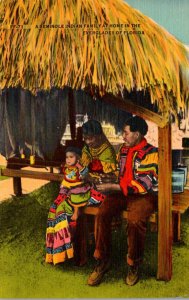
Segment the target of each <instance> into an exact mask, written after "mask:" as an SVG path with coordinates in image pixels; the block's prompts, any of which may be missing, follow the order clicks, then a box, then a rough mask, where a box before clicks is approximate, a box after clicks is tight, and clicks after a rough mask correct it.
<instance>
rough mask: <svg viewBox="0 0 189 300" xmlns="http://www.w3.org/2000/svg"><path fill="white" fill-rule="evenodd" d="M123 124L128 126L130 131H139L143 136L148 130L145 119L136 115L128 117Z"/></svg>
mask: <svg viewBox="0 0 189 300" xmlns="http://www.w3.org/2000/svg"><path fill="white" fill-rule="evenodd" d="M125 126H130V131H132V132H136V131H138V132H140V133H141V134H142V135H143V136H144V135H145V134H146V133H147V132H148V124H147V123H146V121H145V120H144V119H142V118H140V117H138V116H135V117H131V118H129V119H128V120H127V121H126V123H125V125H124V127H125Z"/></svg>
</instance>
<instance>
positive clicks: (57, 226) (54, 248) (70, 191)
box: [46, 165, 105, 264]
mask: <svg viewBox="0 0 189 300" xmlns="http://www.w3.org/2000/svg"><path fill="white" fill-rule="evenodd" d="M87 173H88V168H87V167H83V169H82V170H79V169H78V167H77V166H68V165H65V166H64V167H63V174H64V179H63V182H62V184H61V187H60V192H59V195H58V197H57V198H56V199H55V201H54V203H53V204H52V205H51V207H50V210H49V214H48V221H47V231H46V262H48V263H53V264H57V263H61V262H64V261H65V260H66V259H69V258H72V257H73V255H74V253H73V244H72V238H71V236H72V234H71V233H72V230H73V229H74V227H75V226H76V222H75V221H72V220H71V217H72V215H73V207H74V206H77V207H82V206H86V205H91V204H92V205H96V204H100V203H101V202H102V201H103V200H104V199H105V195H103V194H102V193H100V192H98V191H96V190H95V189H94V186H93V185H91V184H89V183H84V182H83V180H82V177H83V176H85V175H86V174H87Z"/></svg>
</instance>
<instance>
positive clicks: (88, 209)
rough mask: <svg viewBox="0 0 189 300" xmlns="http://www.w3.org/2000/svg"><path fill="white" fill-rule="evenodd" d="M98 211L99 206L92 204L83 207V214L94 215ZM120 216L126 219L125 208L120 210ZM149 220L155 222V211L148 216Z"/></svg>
mask: <svg viewBox="0 0 189 300" xmlns="http://www.w3.org/2000/svg"><path fill="white" fill-rule="evenodd" d="M98 211H99V207H95V206H94V207H93V206H87V207H86V208H85V209H84V212H85V214H87V215H96V214H97V213H98ZM122 218H123V219H127V218H128V212H127V211H126V210H124V211H123V212H122ZM149 222H151V223H156V222H157V213H153V214H152V215H151V216H150V218H149Z"/></svg>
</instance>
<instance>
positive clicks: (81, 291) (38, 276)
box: [0, 183, 189, 298]
mask: <svg viewBox="0 0 189 300" xmlns="http://www.w3.org/2000/svg"><path fill="white" fill-rule="evenodd" d="M58 189H59V185H58V184H57V183H49V184H47V185H45V186H43V187H42V188H40V189H39V190H37V191H35V192H33V193H31V194H29V195H27V196H24V197H20V198H18V197H14V198H12V199H9V200H7V201H4V202H2V203H1V204H0V228H1V230H0V274H1V286H0V298H143V297H145V298H148V297H153V298H159V297H178V296H179V297H188V296H189V285H188V282H189V271H188V265H189V255H188V254H189V226H188V225H189V220H188V212H186V214H185V215H184V216H183V220H182V243H179V244H176V245H174V247H173V278H172V280H171V281H170V282H162V281H157V280H156V271H157V233H151V232H150V231H149V230H148V235H147V240H146V251H145V257H144V263H143V265H142V267H141V279H140V281H139V283H138V284H137V285H135V286H133V287H128V286H127V285H126V284H125V283H124V280H125V276H126V263H125V258H126V252H127V243H126V235H125V230H126V228H125V225H123V226H122V229H121V230H117V231H116V232H113V249H112V268H111V270H110V271H109V272H108V273H107V274H106V275H105V278H104V281H103V282H102V283H101V285H99V286H98V287H89V286H88V285H87V284H86V281H87V276H88V275H89V273H90V272H91V270H92V268H93V265H94V260H93V258H92V253H93V250H94V244H92V245H90V247H89V257H90V259H89V262H88V264H87V265H86V266H85V267H82V268H79V267H76V266H74V263H73V260H69V261H67V262H65V263H63V264H60V265H56V266H52V265H48V264H45V263H44V257H45V229H46V220H47V213H48V209H49V206H50V204H51V203H52V201H53V199H54V198H55V197H56V196H57V194H58Z"/></svg>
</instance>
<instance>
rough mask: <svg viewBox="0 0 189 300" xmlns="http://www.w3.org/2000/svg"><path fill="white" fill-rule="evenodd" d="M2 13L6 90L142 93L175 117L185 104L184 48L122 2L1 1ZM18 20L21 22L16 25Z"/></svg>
mask: <svg viewBox="0 0 189 300" xmlns="http://www.w3.org/2000/svg"><path fill="white" fill-rule="evenodd" d="M0 11H1V12H2V11H4V12H5V16H4V19H3V23H2V26H1V27H2V28H1V29H0V88H1V89H3V88H5V87H6V88H8V87H10V86H12V87H14V86H21V87H23V88H24V89H28V90H30V91H32V92H36V90H37V89H45V90H46V89H50V88H51V87H52V86H55V87H59V88H63V87H64V86H70V87H72V88H73V89H80V88H81V89H85V88H90V89H91V90H96V91H98V92H99V93H100V95H104V94H105V93H112V94H114V95H117V94H122V93H123V91H124V90H126V91H128V92H132V91H133V90H136V91H138V90H144V91H147V92H148V94H150V98H151V102H152V103H154V102H157V105H158V109H159V112H165V111H170V112H173V113H175V114H176V112H177V111H178V110H179V109H180V107H182V108H183V107H185V104H186V100H187V98H188V92H189V84H188V79H187V76H186V74H187V72H186V70H187V68H189V60H188V58H187V51H186V48H185V47H184V46H183V45H182V44H181V43H180V42H179V41H177V40H176V39H175V38H174V37H173V36H172V35H170V34H169V33H168V32H167V31H166V30H164V29H163V28H161V27H160V26H159V25H157V24H156V23H155V22H154V21H153V20H151V19H150V18H148V17H146V16H144V15H143V14H141V13H140V12H139V11H137V10H135V9H133V8H132V7H130V6H129V5H128V4H126V3H124V2H123V1H121V0H101V1H100V0H69V1H66V0H51V1H49V0H36V1H29V0H25V1H23V0H16V1H14V0H6V1H1V2H0ZM11 24H12V25H11ZM16 24H19V25H23V26H20V29H18V28H16V27H18V26H16ZM99 24H100V26H99ZM113 24H115V25H113ZM118 24H119V26H122V28H120V27H117V25H118ZM121 24H122V25H121ZM132 24H140V27H132ZM49 25H51V27H53V26H55V27H56V25H58V27H59V28H46V27H48V26H49ZM89 25H90V26H91V27H89ZM69 26H70V27H69ZM113 26H116V27H115V28H114V27H113ZM65 27H67V28H65ZM86 31H95V32H97V33H95V34H94V33H89V32H88V33H87V32H86ZM118 31H119V33H116V32H118ZM133 31H137V33H136V32H135V33H134V32H133ZM107 32H108V33H107ZM131 32H132V33H131Z"/></svg>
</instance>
